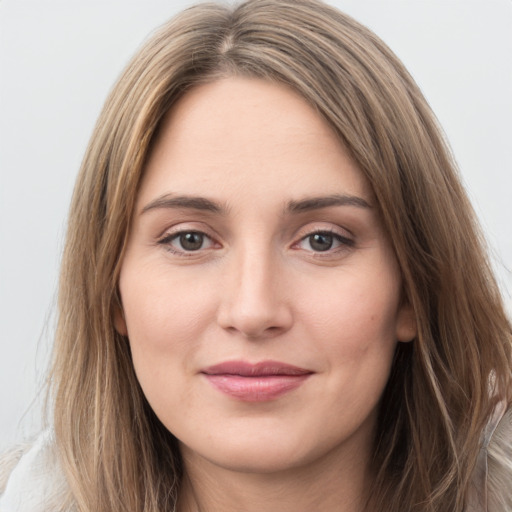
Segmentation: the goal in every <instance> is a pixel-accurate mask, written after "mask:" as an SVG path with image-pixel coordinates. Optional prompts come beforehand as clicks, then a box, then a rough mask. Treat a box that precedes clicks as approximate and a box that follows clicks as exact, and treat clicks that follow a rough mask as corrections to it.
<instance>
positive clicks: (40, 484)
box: [0, 407, 512, 512]
mask: <svg viewBox="0 0 512 512" xmlns="http://www.w3.org/2000/svg"><path fill="white" fill-rule="evenodd" d="M497 409H498V410H497V411H496V413H495V415H494V417H493V418H492V419H491V421H490V422H489V425H488V426H487V428H486V431H485V432H484V436H483V450H482V453H481V456H480V457H479V461H478V465H477V468H476V470H475V474H474V476H473V488H472V489H471V490H470V493H469V496H468V498H469V500H468V507H467V512H512V478H511V475H512V462H511V461H512V451H511V446H510V445H511V443H510V440H511V438H512V409H509V410H508V411H507V413H506V414H505V417H504V418H503V419H504V420H505V421H502V422H499V420H500V419H501V418H502V415H503V409H502V408H500V407H498V408H497ZM498 423H500V426H499V428H498V430H499V431H501V432H498V435H494V434H495V430H496V428H497V424H498ZM491 438H494V439H493V440H492V441H491ZM489 443H491V445H492V444H495V445H496V446H495V447H494V448H493V447H492V446H489ZM501 445H503V446H502V447H501V448H505V451H503V454H504V455H503V456H501V458H502V460H503V461H504V462H505V464H504V465H501V466H503V468H505V472H504V474H502V475H498V474H492V475H491V474H489V475H488V471H487V470H488V467H487V459H488V455H489V457H490V459H491V460H492V459H493V458H495V457H494V456H493V454H494V453H495V452H496V451H498V450H500V449H501V448H500V446H501ZM488 448H489V453H488V451H487V449H488ZM13 462H14V464H7V465H6V466H7V469H6V474H2V471H1V470H2V469H5V468H2V464H1V461H0V512H57V511H58V512H61V511H62V507H63V503H62V496H63V495H65V494H66V493H65V490H66V487H67V483H66V480H65V478H64V475H63V472H62V470H61V468H60V465H59V462H58V460H57V456H56V453H55V440H54V436H53V432H51V431H45V432H43V433H42V434H41V435H40V436H39V437H38V438H37V440H36V441H35V443H34V444H33V445H32V446H31V447H30V449H28V450H26V451H25V452H24V453H23V455H22V456H21V457H20V458H19V460H17V457H15V460H14V461H13ZM9 466H14V468H9ZM507 468H508V469H507ZM498 472H500V473H501V472H502V469H501V468H500V469H499V471H498ZM497 477H498V478H497ZM2 480H4V482H2ZM5 480H7V485H6V487H5V490H4V492H3V493H2V486H3V485H5ZM495 482H496V483H495Z"/></svg>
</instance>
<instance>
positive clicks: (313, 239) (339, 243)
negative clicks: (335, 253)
mask: <svg viewBox="0 0 512 512" xmlns="http://www.w3.org/2000/svg"><path fill="white" fill-rule="evenodd" d="M353 245H354V241H353V240H351V239H350V238H347V237H344V236H342V235H340V234H338V233H334V232H333V231H315V232H314V233H310V234H309V235H307V236H305V237H304V238H302V239H301V240H300V241H299V243H298V244H297V246H298V247H299V248H300V249H304V250H307V251H313V252H327V251H332V250H336V249H338V248H340V247H343V246H346V247H347V246H348V247H352V246H353Z"/></svg>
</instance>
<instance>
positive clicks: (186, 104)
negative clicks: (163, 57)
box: [140, 77, 371, 200]
mask: <svg viewBox="0 0 512 512" xmlns="http://www.w3.org/2000/svg"><path fill="white" fill-rule="evenodd" d="M191 187H192V188H194V189H195V190H196V191H197V192H199V191H200V192H201V193H202V194H204V193H206V192H208V193H212V192H216V193H217V192H218V193H222V192H226V191H228V189H229V190H231V191H233V190H235V191H237V193H238V194H240V195H241V196H244V197H246V198H247V199H248V200H250V197H251V193H254V194H256V193H258V192H264V191H266V193H267V195H272V192H276V191H278V190H281V191H282V189H285V190H286V191H287V193H288V194H289V195H290V196H294V195H295V196H297V195H298V196H303V195H305V194H306V193H307V194H311V195H319V194H328V193H332V192H333V190H332V189H333V188H334V189H340V188H341V189H343V190H337V191H341V192H347V193H352V194H357V195H362V196H366V197H369V196H371V191H370V186H369V184H368V183H367V182H366V180H365V178H364V177H363V175H362V173H361V171H360V170H359V169H358V167H357V165H356V163H355V162H354V161H353V159H352V158H351V157H350V155H349V153H348V151H347V150H346V149H345V148H344V147H343V145H342V144H341V142H340V141H339V139H338V137H337V136H336V134H335V133H334V131H333V130H332V128H331V127H330V126H329V125H328V123H327V122H326V121H325V120H324V119H323V118H322V117H321V116H320V115H319V114H318V113H317V112H316V111H315V110H314V108H312V107H311V106H310V105H309V104H308V103H307V102H306V100H304V99H303V98H302V97H301V96H300V95H299V94H297V93H296V92H295V91H293V90H292V89H291V88H289V87H288V86H286V85H283V84H276V83H273V82H267V81H263V80H259V79H251V78H239V77H237V78H225V79H221V80H217V81H215V82H212V83H207V84H202V85H200V86H197V87H195V88H194V89H192V90H191V91H189V92H188V93H187V94H186V95H185V96H184V97H183V98H182V99H181V100H180V101H179V102H178V103H177V104H176V105H175V106H174V107H173V108H172V110H171V111H170V112H169V113H168V115H167V116H166V118H165V119H164V122H163V124H162V127H161V130H160V132H159V135H158V138H157V140H156V141H155V144H154V146H153V149H152V152H151V154H150V158H149V160H148V164H147V167H146V169H145V176H144V179H143V182H142V187H141V192H140V196H142V197H143V198H144V199H145V200H147V199H149V198H150V196H154V195H156V194H161V193H163V192H177V193H182V192H183V193H190V192H192V190H190V188H191ZM166 189H170V190H166ZM181 189H183V190H181Z"/></svg>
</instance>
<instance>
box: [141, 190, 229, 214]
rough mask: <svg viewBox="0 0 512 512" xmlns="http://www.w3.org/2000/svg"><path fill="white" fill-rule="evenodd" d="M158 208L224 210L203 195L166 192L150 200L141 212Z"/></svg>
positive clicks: (217, 211)
mask: <svg viewBox="0 0 512 512" xmlns="http://www.w3.org/2000/svg"><path fill="white" fill-rule="evenodd" d="M158 208H187V209H191V210H201V211H206V212H211V213H224V212H225V208H223V207H222V206H220V205H219V204H218V203H215V202H214V201H211V200H210V199H206V198H205V197H196V196H173V195H172V194H166V195H164V196H161V197H157V198H156V199H155V200H154V201H151V202H150V203H148V204H147V205H146V206H144V208H142V211H141V214H143V213H146V212H148V211H150V210H155V209H158Z"/></svg>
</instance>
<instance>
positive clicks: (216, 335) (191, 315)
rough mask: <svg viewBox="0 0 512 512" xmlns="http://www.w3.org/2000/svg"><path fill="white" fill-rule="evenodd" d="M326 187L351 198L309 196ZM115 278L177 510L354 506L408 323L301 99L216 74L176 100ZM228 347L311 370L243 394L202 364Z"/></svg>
mask: <svg viewBox="0 0 512 512" xmlns="http://www.w3.org/2000/svg"><path fill="white" fill-rule="evenodd" d="M333 195H337V197H338V196H343V197H345V198H346V197H347V196H349V197H351V198H356V199H350V200H349V201H347V200H346V199H345V200H344V202H345V203H346V204H332V205H330V206H326V205H325V204H321V203H319V202H318V201H317V202H316V204H315V203H314V202H311V201H310V202H309V203H304V200H308V199H311V198H325V197H331V198H332V196H333ZM177 197H186V198H187V200H186V201H183V200H179V201H176V198H177ZM198 197H200V198H205V199H207V200H208V201H211V202H212V203H214V205H215V206H216V208H217V210H215V209H214V208H210V209H205V208H204V205H205V204H206V203H205V202H204V201H203V202H202V203H201V202H197V201H195V203H194V201H190V200H189V199H190V198H198ZM169 199H171V200H169ZM173 200H174V202H173ZM301 201H302V203H301V204H302V209H299V208H297V206H296V205H297V203H298V202H301ZM338 202H339V201H338ZM176 203H178V204H176ZM341 203H343V201H341ZM293 205H295V206H296V207H295V208H293ZM208 206H211V205H209V204H208ZM290 206H292V208H290ZM214 210H215V211H214ZM190 232H193V233H196V235H190ZM317 232H321V234H320V235H319V236H318V235H317V238H314V234H315V233H317ZM187 233H188V234H189V235H188V236H189V237H191V236H192V239H193V241H194V242H195V245H193V247H194V249H193V250H187V249H190V247H192V246H191V245H185V246H184V244H186V242H187V240H186V238H185V236H186V234H187ZM197 233H204V235H197ZM119 287H120V294H121V299H122V306H123V311H120V312H119V314H118V316H117V318H116V328H117V330H118V331H119V332H120V333H122V334H124V335H127V336H128V337H129V340H130V346H131V350H132V354H133V362H134V367H135V371H136V373H137V377H138V379H139V381H140V384H141V386H142V389H143V391H144V393H145V395H146V397H147V399H148V401H149V403H150V404H151V406H152V407H153V409H154V411H155V413H156V414H157V416H158V417H159V418H160V420H161V421H162V422H163V424H164V425H165V426H166V427H167V428H168V429H169V430H170V431H171V432H173V433H174V435H175V436H176V437H177V438H178V439H179V441H180V448H181V452H182V455H183V459H184V467H185V479H184V483H183V488H182V493H181V498H180V505H179V509H180V511H196V510H208V511H216V510H219V511H220V510H222V511H223V512H226V511H230V510H236V511H238V512H240V510H244V511H247V512H250V511H258V512H261V510H266V511H276V512H277V511H280V512H283V511H284V512H286V511H292V510H293V511H294V512H297V511H301V510H304V511H306V510H308V511H311V510H322V511H324V512H328V511H331V510H332V511H334V510H336V512H340V511H345V510H347V511H348V510H350V511H351V512H354V511H357V510H361V509H362V503H363V501H364V498H365V490H366V489H367V487H368V485H369V483H370V482H371V478H372V475H371V469H370V468H369V464H368V461H369V458H370V455H371V446H372V440H373V438H374V432H375V428H376V413H377V407H378V404H379V398H380V396H381V394H382V391H383V389H384V387H385V384H386V382H387V379H388V376H389V371H390V365H391V362H392V358H393V353H394V350H395V347H396V343H397V341H402V342H406V341H409V340H410V339H412V338H413V337H414V335H415V327H414V322H413V320H412V312H411V311H410V308H409V307H408V306H407V305H403V304H402V301H401V297H400V290H401V280H400V271H399V268H398V265H397V262H396V259H395V256H394V253H393V251H392V249H391V247H390V244H389V241H388V239H387V237H386V234H385V232H384V230H383V227H382V225H381V222H380V219H379V216H378V212H377V208H376V207H375V205H374V197H373V195H372V192H371V188H370V186H369V184H368V183H367V182H366V180H365V178H364V177H363V175H362V173H361V172H360V170H359V169H358V168H357V165H356V164H355V163H354V162H353V161H352V160H351V158H350V156H349V155H348V153H347V151H346V150H345V149H344V148H343V146H342V145H341V144H340V142H339V140H338V139H337V138H336V136H335V135H334V133H333V131H332V130H331V128H330V127H329V126H328V125H327V123H326V122H325V121H324V120H323V119H322V118H321V117H319V115H318V114H317V113H316V112H315V111H314V110H313V109H312V108H311V107H310V106H309V105H308V104H307V103H306V102H305V101H304V100H303V99H302V98H301V97H300V96H298V95H297V94H296V93H295V92H293V91H292V90H290V89H289V88H287V87H286V86H284V85H277V84H272V83H268V82H265V81H261V80H256V79H247V78H226V79H221V80H217V81H215V82H213V83H209V84H205V85H201V86H198V87H196V88H195V89H193V90H192V91H191V92H189V93H188V94H187V95H186V96H185V97H184V98H182V99H181V100H180V101H179V102H178V104H177V105H176V106H175V107H174V108H173V110H172V111H171V112H170V113H169V114H168V116H167V117H166V119H165V122H164V124H163V127H162V130H161V132H160V134H159V138H158V139H157V141H156V144H155V146H154V148H153V150H152V153H151V155H150V159H149V161H148V164H147V168H146V169H145V174H144V177H143V180H142V184H141V188H140V192H139V195H138V200H137V205H136V211H135V212H134V217H133V223H132V231H131V233H130V236H129V241H128V246H127V250H126V253H125V256H124V259H123V262H122V268H121V275H120V282H119ZM232 360H243V361H248V362H251V363H255V362H259V361H263V360H276V361H281V362H284V363H287V364H291V365H295V366H297V367H300V368H303V369H307V370H308V371H310V372H311V375H310V377H309V378H307V379H306V380H305V381H304V382H303V383H302V385H300V386H299V387H297V388H296V389H294V390H292V391H290V392H288V393H285V394H284V395H282V396H280V397H278V398H276V399H272V400H266V401H263V402H247V401H243V400H237V399H235V398H233V397H232V396H229V395H226V394H225V393H222V392H220V391H219V390H218V389H217V388H215V387H214V386H212V384H211V383H210V382H209V381H208V379H206V378H205V375H204V374H203V373H201V372H202V370H204V368H206V367H208V366H211V365H214V364H218V363H221V362H224V361H232Z"/></svg>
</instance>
